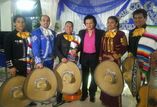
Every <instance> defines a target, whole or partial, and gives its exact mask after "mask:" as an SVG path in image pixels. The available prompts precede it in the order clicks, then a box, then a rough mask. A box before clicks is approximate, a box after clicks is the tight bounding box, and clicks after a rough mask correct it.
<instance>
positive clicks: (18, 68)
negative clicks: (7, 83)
mask: <svg viewBox="0 0 157 107" xmlns="http://www.w3.org/2000/svg"><path fill="white" fill-rule="evenodd" d="M13 22H14V25H15V30H13V31H12V32H11V33H10V34H9V35H7V37H6V38H5V42H4V49H5V54H6V63H7V67H8V68H9V73H10V75H11V77H14V76H18V75H20V76H25V77H26V76H27V74H28V73H29V72H30V71H31V70H32V68H33V64H32V51H31V42H30V33H29V32H27V31H26V29H25V25H26V19H25V18H24V17H23V16H21V15H16V16H15V17H14V19H13ZM35 105H37V104H35V103H33V102H31V103H30V104H29V106H35Z"/></svg>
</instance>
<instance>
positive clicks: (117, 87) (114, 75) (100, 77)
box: [94, 61, 124, 96]
mask: <svg viewBox="0 0 157 107" xmlns="http://www.w3.org/2000/svg"><path fill="white" fill-rule="evenodd" d="M94 78H95V82H96V84H97V85H98V87H99V88H100V89H101V90H102V91H103V92H104V93H106V94H108V95H110V96H119V95H120V94H121V93H122V91H123V88H124V83H123V77H122V74H121V71H120V68H119V66H118V65H117V64H116V63H115V62H112V61H103V62H101V63H100V64H99V65H98V66H97V67H96V70H95V73H94Z"/></svg>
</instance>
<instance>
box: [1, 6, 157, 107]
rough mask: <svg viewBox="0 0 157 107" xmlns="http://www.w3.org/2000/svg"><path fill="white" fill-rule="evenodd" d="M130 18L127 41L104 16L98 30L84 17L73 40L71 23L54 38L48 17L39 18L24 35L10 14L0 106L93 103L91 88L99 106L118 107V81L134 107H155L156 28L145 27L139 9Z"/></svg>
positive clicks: (21, 19)
mask: <svg viewBox="0 0 157 107" xmlns="http://www.w3.org/2000/svg"><path fill="white" fill-rule="evenodd" d="M132 15H133V20H134V24H135V28H134V29H132V30H131V31H130V32H129V37H128V39H127V37H126V35H125V33H124V32H123V31H121V30H120V29H119V28H120V25H119V19H118V18H117V17H116V16H109V17H108V19H107V23H106V25H107V30H106V31H103V30H100V29H97V28H96V25H97V21H96V19H95V17H94V16H93V15H87V16H85V18H84V25H85V29H83V30H80V31H79V33H78V35H76V34H74V33H73V28H74V25H73V22H71V21H67V22H65V25H64V32H63V33H60V34H56V32H55V31H53V30H51V29H49V25H50V18H49V16H48V15H42V16H41V18H40V27H38V28H36V29H34V30H33V31H32V32H27V29H26V28H25V24H26V23H25V21H26V20H25V18H24V17H23V16H21V15H16V16H15V17H14V19H13V22H14V26H15V30H13V31H12V32H11V33H10V34H9V35H7V36H6V37H5V40H4V49H5V55H6V63H7V68H8V73H9V74H10V75H11V77H10V78H9V79H7V80H6V81H5V82H4V83H3V84H2V86H1V88H0V107H26V106H28V105H31V104H32V103H33V102H41V103H42V102H45V101H51V98H52V97H54V96H56V102H55V103H56V104H53V105H52V106H54V107H57V106H60V105H61V104H63V103H64V102H66V101H67V102H69V101H74V100H80V101H85V100H87V98H88V97H89V101H90V102H92V103H94V102H95V101H96V99H95V96H96V91H97V86H98V87H99V88H100V89H101V93H100V100H101V103H102V106H105V107H122V100H121V97H122V96H121V94H122V92H123V88H124V80H125V82H126V83H127V84H128V86H129V89H130V91H131V93H132V95H133V97H135V98H136V100H137V105H136V106H137V107H156V106H157V84H156V83H155V81H157V69H156V67H157V52H156V51H155V50H156V49H157V42H156V41H157V27H156V26H151V25H147V24H146V21H147V12H146V11H145V10H144V9H137V10H135V11H134V12H133V14H132ZM126 52H127V53H128V55H127V57H126V58H125V59H124V60H123V61H122V60H121V59H122V56H123V55H124V54H125V53H126ZM57 58H58V59H59V63H58V64H56V59H57ZM78 63H79V64H80V65H81V67H78ZM89 74H91V82H90V85H89V88H88V87H87V86H88V80H89V79H88V77H89ZM80 87H81V89H80ZM155 93H156V94H155ZM143 98H144V99H143Z"/></svg>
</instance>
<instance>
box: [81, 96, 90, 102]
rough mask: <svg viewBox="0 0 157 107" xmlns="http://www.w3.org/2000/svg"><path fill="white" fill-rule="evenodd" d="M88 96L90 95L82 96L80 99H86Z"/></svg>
mask: <svg viewBox="0 0 157 107" xmlns="http://www.w3.org/2000/svg"><path fill="white" fill-rule="evenodd" d="M87 97H88V96H82V97H81V98H80V101H85V100H86V99H87Z"/></svg>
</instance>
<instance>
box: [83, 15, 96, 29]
mask: <svg viewBox="0 0 157 107" xmlns="http://www.w3.org/2000/svg"><path fill="white" fill-rule="evenodd" d="M87 19H92V20H93V22H94V27H95V26H96V24H97V21H96V18H95V17H94V16H93V15H87V16H86V17H85V18H84V24H86V23H85V22H86V20H87Z"/></svg>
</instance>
